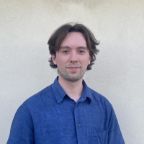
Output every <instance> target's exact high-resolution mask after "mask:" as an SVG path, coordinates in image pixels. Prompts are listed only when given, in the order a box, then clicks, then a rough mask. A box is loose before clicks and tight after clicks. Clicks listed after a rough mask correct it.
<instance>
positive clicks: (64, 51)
mask: <svg viewBox="0 0 144 144" xmlns="http://www.w3.org/2000/svg"><path fill="white" fill-rule="evenodd" d="M61 53H63V54H68V53H69V50H61Z"/></svg>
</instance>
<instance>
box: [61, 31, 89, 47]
mask: <svg viewBox="0 0 144 144" xmlns="http://www.w3.org/2000/svg"><path fill="white" fill-rule="evenodd" d="M86 45H87V44H86V40H85V38H84V36H83V34H82V33H80V32H70V33H68V34H67V35H66V37H65V38H64V40H63V41H62V43H61V46H84V47H86Z"/></svg>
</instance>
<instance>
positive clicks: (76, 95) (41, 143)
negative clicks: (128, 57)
mask: <svg viewBox="0 0 144 144" xmlns="http://www.w3.org/2000/svg"><path fill="white" fill-rule="evenodd" d="M48 45H49V50H50V54H51V58H50V61H49V62H50V66H51V67H53V68H57V71H58V77H57V78H56V79H55V81H54V83H53V84H51V85H50V86H48V87H46V88H45V89H43V90H41V91H40V92H38V93H37V94H35V95H34V96H32V97H30V98H29V99H28V100H26V101H25V102H24V103H23V104H22V105H21V106H20V107H19V109H18V110H17V112H16V114H15V117H14V120H13V123H12V127H11V131H10V136H9V139H8V142H7V144H124V140H123V137H122V135H121V132H120V128H119V125H118V121H117V119H116V116H115V113H114V110H113V108H112V106H111V104H110V103H109V101H108V100H107V99H106V98H105V97H103V96H102V95H100V94H99V93H97V92H95V91H94V90H92V89H90V88H89V87H88V86H87V85H86V83H85V81H84V80H83V76H84V73H85V72H86V71H87V70H90V69H91V66H92V65H93V63H94V61H95V59H96V57H95V55H96V54H97V52H98V49H97V47H96V46H97V45H98V42H97V40H96V39H95V37H94V35H93V34H92V32H91V31H90V30H89V29H88V28H87V27H85V26H84V25H82V24H65V25H63V26H61V27H60V28H58V29H57V30H56V31H55V32H54V33H53V35H52V36H51V37H50V39H49V41H48Z"/></svg>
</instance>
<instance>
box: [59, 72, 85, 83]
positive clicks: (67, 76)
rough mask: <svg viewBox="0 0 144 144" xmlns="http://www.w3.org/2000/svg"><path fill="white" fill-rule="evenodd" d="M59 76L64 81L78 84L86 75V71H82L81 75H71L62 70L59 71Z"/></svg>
mask: <svg viewBox="0 0 144 144" xmlns="http://www.w3.org/2000/svg"><path fill="white" fill-rule="evenodd" d="M57 71H58V74H59V76H61V77H62V78H63V79H65V80H67V81H69V82H77V81H79V80H81V79H82V78H83V76H84V74H85V70H81V71H80V73H79V74H70V73H68V72H66V71H62V70H60V69H58V70H57Z"/></svg>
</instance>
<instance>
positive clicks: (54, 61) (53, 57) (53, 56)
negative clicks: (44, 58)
mask: <svg viewBox="0 0 144 144" xmlns="http://www.w3.org/2000/svg"><path fill="white" fill-rule="evenodd" d="M51 58H52V61H53V63H54V64H55V65H56V64H57V63H56V60H55V59H56V56H55V55H52V56H51Z"/></svg>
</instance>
